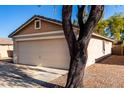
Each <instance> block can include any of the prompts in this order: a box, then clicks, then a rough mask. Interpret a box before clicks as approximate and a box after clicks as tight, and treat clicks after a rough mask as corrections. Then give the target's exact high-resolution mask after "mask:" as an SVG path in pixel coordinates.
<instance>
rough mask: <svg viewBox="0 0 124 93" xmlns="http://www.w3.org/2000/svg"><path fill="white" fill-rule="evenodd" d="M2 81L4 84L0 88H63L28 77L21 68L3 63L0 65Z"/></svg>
mask: <svg viewBox="0 0 124 93" xmlns="http://www.w3.org/2000/svg"><path fill="white" fill-rule="evenodd" d="M0 80H1V81H4V82H5V84H4V83H2V84H1V83H0V87H15V86H16V87H18V86H19V87H34V86H38V87H46V88H55V87H61V88H62V86H59V85H56V84H52V83H48V82H44V81H42V80H37V79H34V78H32V77H31V76H29V75H27V74H26V73H25V72H23V71H22V70H21V67H16V66H14V65H12V64H10V63H9V64H8V63H1V64H0Z"/></svg>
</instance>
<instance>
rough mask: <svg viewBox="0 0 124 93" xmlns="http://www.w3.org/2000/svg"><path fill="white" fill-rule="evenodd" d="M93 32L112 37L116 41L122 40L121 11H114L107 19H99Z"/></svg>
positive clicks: (123, 33) (123, 21)
mask: <svg viewBox="0 0 124 93" xmlns="http://www.w3.org/2000/svg"><path fill="white" fill-rule="evenodd" d="M95 32H96V33H98V34H100V35H103V36H108V37H111V38H114V39H115V40H117V41H120V40H124V15H123V14H122V13H116V14H115V15H113V16H111V17H110V18H108V19H107V20H101V21H100V22H99V23H98V25H97V27H96V30H95Z"/></svg>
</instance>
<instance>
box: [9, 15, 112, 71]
mask: <svg viewBox="0 0 124 93" xmlns="http://www.w3.org/2000/svg"><path fill="white" fill-rule="evenodd" d="M77 29H78V28H77V27H74V30H77ZM9 37H10V38H13V41H14V62H15V63H20V64H28V65H37V66H44V67H52V68H61V69H68V67H69V59H70V56H69V50H68V46H67V43H66V40H65V36H64V34H63V31H62V23H61V22H60V21H57V20H54V19H50V18H46V17H43V16H33V17H32V18H31V19H29V20H28V21H27V22H26V23H24V24H23V25H22V26H21V27H19V28H18V29H17V30H16V31H14V32H12V33H11V34H10V35H9ZM112 42H113V40H111V39H108V38H105V37H103V36H100V35H97V34H95V33H93V34H92V38H91V40H90V43H89V46H88V60H87V66H89V65H91V64H94V63H95V62H96V61H97V60H99V59H101V58H103V57H105V56H107V55H110V54H111V48H112Z"/></svg>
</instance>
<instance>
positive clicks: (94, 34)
mask: <svg viewBox="0 0 124 93" xmlns="http://www.w3.org/2000/svg"><path fill="white" fill-rule="evenodd" d="M92 35H93V36H96V37H99V38H102V39H105V40H108V41H111V42H114V41H115V40H113V39H110V38H107V37H104V36H102V35H99V34H96V33H92Z"/></svg>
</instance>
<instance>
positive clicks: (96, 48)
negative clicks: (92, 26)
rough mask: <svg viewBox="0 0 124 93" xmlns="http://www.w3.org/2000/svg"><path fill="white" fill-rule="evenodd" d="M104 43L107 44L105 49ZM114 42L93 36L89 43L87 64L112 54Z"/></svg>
mask: <svg viewBox="0 0 124 93" xmlns="http://www.w3.org/2000/svg"><path fill="white" fill-rule="evenodd" d="M103 43H104V45H105V51H104V49H103ZM111 49H112V42H110V41H106V40H103V39H98V38H91V40H90V42H89V45H88V50H87V51H88V60H87V65H86V66H90V65H92V64H94V63H95V61H96V60H97V59H99V58H101V57H103V56H106V55H109V54H111Z"/></svg>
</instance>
